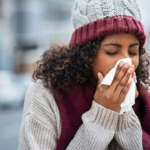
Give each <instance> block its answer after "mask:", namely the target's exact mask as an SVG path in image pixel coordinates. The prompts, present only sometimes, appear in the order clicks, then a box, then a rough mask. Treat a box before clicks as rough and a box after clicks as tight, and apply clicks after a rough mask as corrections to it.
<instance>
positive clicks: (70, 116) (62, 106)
mask: <svg viewBox="0 0 150 150" xmlns="http://www.w3.org/2000/svg"><path fill="white" fill-rule="evenodd" d="M53 88H54V87H53ZM70 89H71V92H69V93H66V92H63V91H61V90H56V89H55V88H54V96H55V99H56V102H57V105H58V108H59V112H60V117H61V123H62V126H61V134H60V138H59V139H58V141H57V150H65V149H66V148H67V146H68V144H69V143H70V141H71V140H72V139H73V137H74V135H75V134H76V132H77V130H78V129H79V127H80V125H81V124H82V120H81V116H82V114H83V113H85V112H86V111H88V110H89V109H90V107H91V105H92V101H93V99H94V94H95V90H96V88H95V87H94V86H92V85H91V84H90V83H89V82H88V83H86V84H82V85H81V84H77V85H76V86H74V87H72V88H70ZM142 91H144V92H139V96H138V98H137V99H136V100H135V105H134V106H133V109H134V111H135V113H136V115H137V116H138V118H139V120H140V122H141V126H142V129H143V130H142V132H143V145H144V148H145V150H150V96H148V92H147V91H146V89H145V88H143V89H142Z"/></svg>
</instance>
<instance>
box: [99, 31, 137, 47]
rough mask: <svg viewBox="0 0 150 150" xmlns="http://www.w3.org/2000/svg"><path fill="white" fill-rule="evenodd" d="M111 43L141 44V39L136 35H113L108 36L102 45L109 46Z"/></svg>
mask: <svg viewBox="0 0 150 150" xmlns="http://www.w3.org/2000/svg"><path fill="white" fill-rule="evenodd" d="M109 43H114V44H116V43H117V44H121V45H126V44H129V45H130V44H133V43H139V39H138V38H137V37H136V36H135V35H134V34H126V33H122V34H112V35H109V36H106V37H105V38H104V40H103V41H102V43H101V45H103V44H109Z"/></svg>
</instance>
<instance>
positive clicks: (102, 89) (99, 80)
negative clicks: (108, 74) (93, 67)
mask: <svg viewBox="0 0 150 150" xmlns="http://www.w3.org/2000/svg"><path fill="white" fill-rule="evenodd" d="M103 79H104V77H103V75H102V74H101V73H100V72H98V84H97V89H100V90H101V91H104V90H106V89H107V88H108V85H101V86H100V87H99V85H100V84H101V83H102V81H103Z"/></svg>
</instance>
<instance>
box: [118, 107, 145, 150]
mask: <svg viewBox="0 0 150 150" xmlns="http://www.w3.org/2000/svg"><path fill="white" fill-rule="evenodd" d="M115 139H116V141H117V142H118V143H119V145H120V147H121V148H122V149H123V150H127V149H132V150H143V144H142V128H141V124H140V121H139V119H138V117H137V116H136V114H135V112H134V110H133V109H131V111H129V112H126V113H124V114H122V115H120V116H119V120H118V124H117V128H116V133H115Z"/></svg>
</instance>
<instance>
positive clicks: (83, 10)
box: [69, 0, 146, 46]
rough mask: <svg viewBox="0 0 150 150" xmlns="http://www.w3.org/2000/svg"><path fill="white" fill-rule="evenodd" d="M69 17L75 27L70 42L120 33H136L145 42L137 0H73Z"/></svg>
mask: <svg viewBox="0 0 150 150" xmlns="http://www.w3.org/2000/svg"><path fill="white" fill-rule="evenodd" d="M71 20H72V23H73V26H74V29H75V31H74V32H73V34H72V37H71V40H70V43H69V45H76V44H82V43H86V42H88V41H91V40H95V39H96V38H98V37H100V36H106V35H111V34H119V33H131V34H135V35H136V36H137V37H138V38H139V41H140V43H141V45H142V46H143V45H144V44H145V42H146V34H145V31H144V26H143V25H142V23H141V13H140V9H139V7H138V5H137V3H136V0H76V1H75V5H74V8H73V11H72V16H71Z"/></svg>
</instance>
